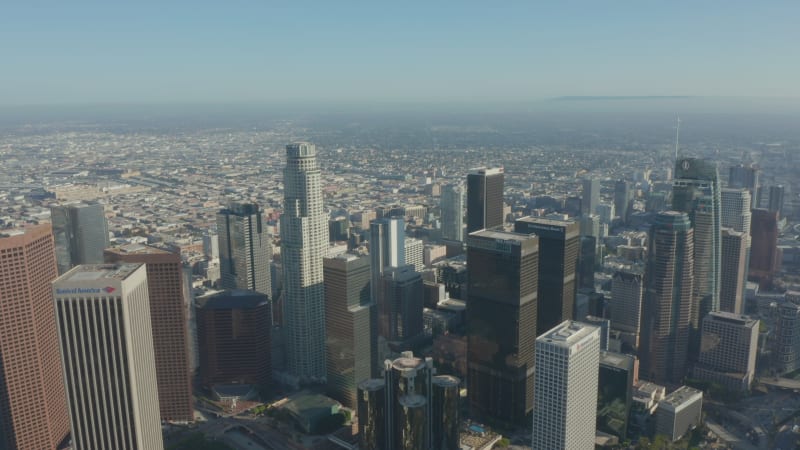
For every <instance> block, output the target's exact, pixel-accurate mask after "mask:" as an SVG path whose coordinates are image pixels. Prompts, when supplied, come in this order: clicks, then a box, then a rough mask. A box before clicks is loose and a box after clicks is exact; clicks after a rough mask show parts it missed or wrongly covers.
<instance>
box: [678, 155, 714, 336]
mask: <svg viewBox="0 0 800 450" xmlns="http://www.w3.org/2000/svg"><path fill="white" fill-rule="evenodd" d="M672 209H673V210H675V211H680V212H684V213H686V214H688V215H689V220H690V221H691V225H692V228H694V252H695V257H694V270H695V273H694V296H695V301H694V305H693V308H694V310H693V311H692V319H691V320H692V329H693V330H694V331H693V334H694V335H695V336H696V338H698V339H699V327H700V325H699V324H700V320H701V319H702V317H703V316H704V315H705V314H707V313H708V312H710V311H719V285H720V263H721V261H720V260H721V258H722V235H721V233H720V228H721V227H722V211H721V210H722V192H721V190H720V184H719V174H718V172H717V165H716V163H715V162H713V161H710V160H705V159H697V158H680V159H678V160H677V161H676V162H675V180H673V185H672ZM694 340H697V339H694ZM693 347H694V346H693Z"/></svg>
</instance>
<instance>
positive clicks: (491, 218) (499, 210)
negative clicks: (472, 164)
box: [467, 167, 505, 233]
mask: <svg viewBox="0 0 800 450" xmlns="http://www.w3.org/2000/svg"><path fill="white" fill-rule="evenodd" d="M504 180H505V175H504V173H503V168H502V167H497V168H492V169H487V168H485V167H483V168H480V169H475V170H474V171H473V172H471V173H469V174H467V233H472V232H473V231H478V230H483V229H490V228H495V227H499V226H502V225H503V222H504V221H505V220H504V218H503V185H504Z"/></svg>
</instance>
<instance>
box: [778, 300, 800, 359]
mask: <svg viewBox="0 0 800 450" xmlns="http://www.w3.org/2000/svg"><path fill="white" fill-rule="evenodd" d="M775 334H776V337H777V339H776V345H775V346H774V347H773V350H772V351H773V353H775V358H774V360H775V362H776V363H777V366H778V370H780V371H781V373H786V372H793V371H795V370H797V369H800V305H798V304H796V303H794V302H791V301H787V302H783V303H781V304H779V305H778V320H777V326H776V333H775Z"/></svg>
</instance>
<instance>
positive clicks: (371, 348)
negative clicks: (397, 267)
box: [323, 253, 377, 408]
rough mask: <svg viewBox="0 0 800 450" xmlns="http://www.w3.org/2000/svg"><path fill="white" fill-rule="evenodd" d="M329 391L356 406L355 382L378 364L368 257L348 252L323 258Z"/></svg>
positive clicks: (365, 377)
mask: <svg viewBox="0 0 800 450" xmlns="http://www.w3.org/2000/svg"><path fill="white" fill-rule="evenodd" d="M323 274H324V279H325V329H326V330H327V333H328V335H327V338H326V341H325V342H326V353H325V354H326V358H327V362H326V367H327V371H328V376H327V382H328V395H330V396H331V397H333V398H335V399H336V400H339V401H340V402H342V404H343V405H345V406H347V407H348V408H355V407H356V403H357V402H356V387H357V386H358V383H360V382H362V381H364V380H366V379H368V378H371V377H372V370H373V368H374V367H376V366H377V361H376V360H375V358H376V357H377V353H376V350H377V349H376V336H377V330H376V324H375V323H373V320H372V318H373V315H372V309H373V308H374V303H372V297H371V295H370V289H369V283H370V266H369V258H368V257H366V256H356V255H353V254H350V253H344V254H341V255H339V256H337V257H335V258H325V259H324V260H323Z"/></svg>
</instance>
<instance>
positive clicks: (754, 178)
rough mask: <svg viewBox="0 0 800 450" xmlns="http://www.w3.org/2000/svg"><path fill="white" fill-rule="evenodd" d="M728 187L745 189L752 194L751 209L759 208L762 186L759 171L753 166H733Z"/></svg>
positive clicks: (729, 173) (730, 170) (729, 172)
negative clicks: (759, 180)
mask: <svg viewBox="0 0 800 450" xmlns="http://www.w3.org/2000/svg"><path fill="white" fill-rule="evenodd" d="M728 187H730V188H744V189H747V190H748V191H749V192H750V207H749V209H755V208H758V207H759V204H758V200H759V197H760V194H761V192H760V191H761V185H760V184H759V182H758V169H757V168H755V167H753V166H745V165H742V164H739V165H738V166H731V168H730V169H729V171H728Z"/></svg>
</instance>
